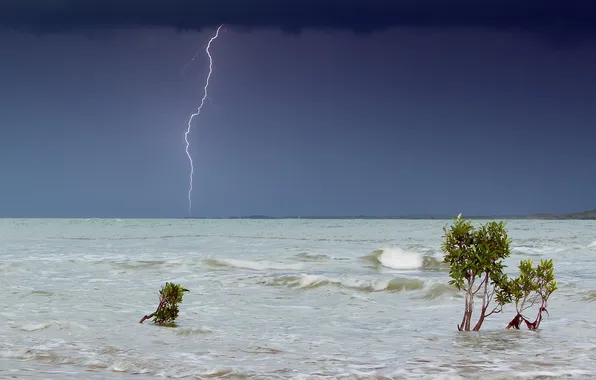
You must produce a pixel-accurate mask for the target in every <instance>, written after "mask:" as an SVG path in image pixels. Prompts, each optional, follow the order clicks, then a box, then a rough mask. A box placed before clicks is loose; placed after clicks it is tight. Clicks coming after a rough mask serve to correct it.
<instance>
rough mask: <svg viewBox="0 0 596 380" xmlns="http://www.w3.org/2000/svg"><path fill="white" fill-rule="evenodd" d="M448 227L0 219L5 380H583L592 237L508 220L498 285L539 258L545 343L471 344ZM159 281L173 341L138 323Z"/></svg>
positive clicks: (594, 268) (515, 337)
mask: <svg viewBox="0 0 596 380" xmlns="http://www.w3.org/2000/svg"><path fill="white" fill-rule="evenodd" d="M484 222H486V221H482V220H478V221H474V224H475V225H478V224H479V223H484ZM449 223H451V221H450V220H448V219H446V220H380V219H379V220H376V219H375V220H372V219H368V220H367V219H348V220H340V219H337V220H314V219H270V220H255V219H233V220H232V219H230V220H227V219H213V220H208V219H204V220H199V219H175V220H174V219H173V220H150V219H138V220H133V219H86V220H85V219H0V317H1V323H0V378H1V379H44V380H45V379H60V380H63V379H139V378H141V379H153V378H158V379H159V378H171V379H482V378H483V379H593V378H596V303H594V302H593V301H595V300H596V221H578V220H575V221H545V220H507V221H506V223H507V224H506V226H507V229H508V231H509V236H510V237H511V238H512V254H511V256H510V257H509V258H508V259H507V261H506V264H507V265H508V269H507V272H508V273H510V274H515V273H516V270H517V268H516V266H517V264H518V263H519V261H520V260H521V259H525V258H530V259H533V260H535V261H539V260H540V259H541V258H552V259H554V263H555V272H556V277H557V280H558V283H559V289H558V290H557V291H556V292H555V293H554V294H553V295H552V297H551V299H550V302H549V315H548V316H545V319H544V321H543V322H542V325H541V328H540V330H538V331H528V330H527V329H521V330H506V329H505V327H506V325H507V323H508V321H509V320H510V319H511V318H513V316H514V315H515V309H514V307H513V306H507V307H506V308H505V310H504V312H503V313H502V314H495V315H492V316H490V317H489V318H488V319H487V320H486V322H485V324H484V326H483V328H482V330H481V331H479V332H459V331H458V330H457V324H458V323H460V322H461V317H462V313H463V306H464V299H463V296H462V294H461V293H460V292H458V291H457V290H455V289H454V288H452V287H451V286H449V284H448V281H449V270H448V268H447V267H446V266H445V264H444V263H443V262H442V252H441V238H442V235H443V229H442V228H443V227H444V226H446V225H448V224H449ZM168 281H169V282H175V283H179V284H182V285H183V286H185V287H186V288H188V289H189V290H190V292H188V293H185V296H184V300H183V302H182V303H181V304H180V313H179V316H178V319H177V320H176V324H175V325H173V326H167V327H164V326H157V325H154V324H153V323H151V321H150V320H148V321H145V322H144V323H142V324H141V323H139V321H140V319H141V318H142V317H143V316H144V315H145V314H149V313H151V312H153V311H154V310H155V308H156V307H157V304H158V299H159V294H158V293H159V290H160V288H161V286H162V285H164V284H165V283H166V282H168Z"/></svg>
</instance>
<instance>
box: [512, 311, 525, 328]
mask: <svg viewBox="0 0 596 380" xmlns="http://www.w3.org/2000/svg"><path fill="white" fill-rule="evenodd" d="M525 321H526V319H525V318H524V317H523V316H522V315H521V314H520V313H517V315H516V316H515V317H514V318H513V319H512V320H511V322H509V324H508V325H507V329H508V330H509V329H511V328H514V329H516V330H519V326H520V325H521V323H522V322H525Z"/></svg>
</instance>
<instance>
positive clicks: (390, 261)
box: [362, 247, 447, 270]
mask: <svg viewBox="0 0 596 380" xmlns="http://www.w3.org/2000/svg"><path fill="white" fill-rule="evenodd" d="M362 259H363V261H364V262H367V263H370V264H373V265H374V266H379V265H380V266H383V267H385V268H391V269H402V270H413V269H427V270H428V269H435V270H440V269H443V268H447V266H446V264H444V263H443V262H442V260H440V259H438V258H436V257H433V256H425V255H423V254H421V253H418V252H412V251H406V250H404V249H401V248H399V247H393V248H381V249H377V250H375V251H373V252H372V253H371V254H369V255H366V256H364V257H363V258H362Z"/></svg>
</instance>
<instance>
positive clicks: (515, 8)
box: [0, 0, 596, 39]
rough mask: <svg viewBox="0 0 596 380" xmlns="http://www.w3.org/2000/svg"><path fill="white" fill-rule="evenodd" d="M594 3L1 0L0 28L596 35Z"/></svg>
mask: <svg viewBox="0 0 596 380" xmlns="http://www.w3.org/2000/svg"><path fill="white" fill-rule="evenodd" d="M594 2H595V1H593V0H567V1H555V0H543V1H536V0H194V1H193V0H1V1H0V25H3V26H5V27H10V28H14V29H20V30H28V31H34V32H38V33H45V32H64V31H73V30H76V29H81V28H82V29H88V28H113V27H137V26H142V27H172V28H176V29H180V30H185V29H190V30H200V29H202V28H204V27H213V26H215V25H217V24H220V23H225V24H227V25H228V26H232V25H233V26H235V27H237V28H239V29H246V30H251V29H255V28H280V29H282V30H284V31H287V32H299V31H301V30H302V29H305V28H325V29H348V30H353V31H355V32H370V31H374V30H381V29H386V28H390V27H400V26H404V27H479V28H490V29H499V30H501V29H512V30H514V31H527V32H535V33H540V34H546V35H553V36H556V38H559V39H560V38H572V37H573V36H579V35H583V36H586V35H590V36H592V35H594V31H595V30H596V22H595V21H596V17H595V14H596V5H595V4H594Z"/></svg>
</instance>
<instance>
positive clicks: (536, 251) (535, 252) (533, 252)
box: [511, 246, 567, 256]
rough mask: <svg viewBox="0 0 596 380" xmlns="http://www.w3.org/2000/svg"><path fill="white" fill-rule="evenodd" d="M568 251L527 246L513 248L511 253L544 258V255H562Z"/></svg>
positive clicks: (560, 248)
mask: <svg viewBox="0 0 596 380" xmlns="http://www.w3.org/2000/svg"><path fill="white" fill-rule="evenodd" d="M566 250H567V249H566V248H563V247H527V246H519V247H513V248H512V249H511V252H514V253H521V254H524V255H527V256H542V255H544V254H549V253H561V252H565V251H566Z"/></svg>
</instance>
